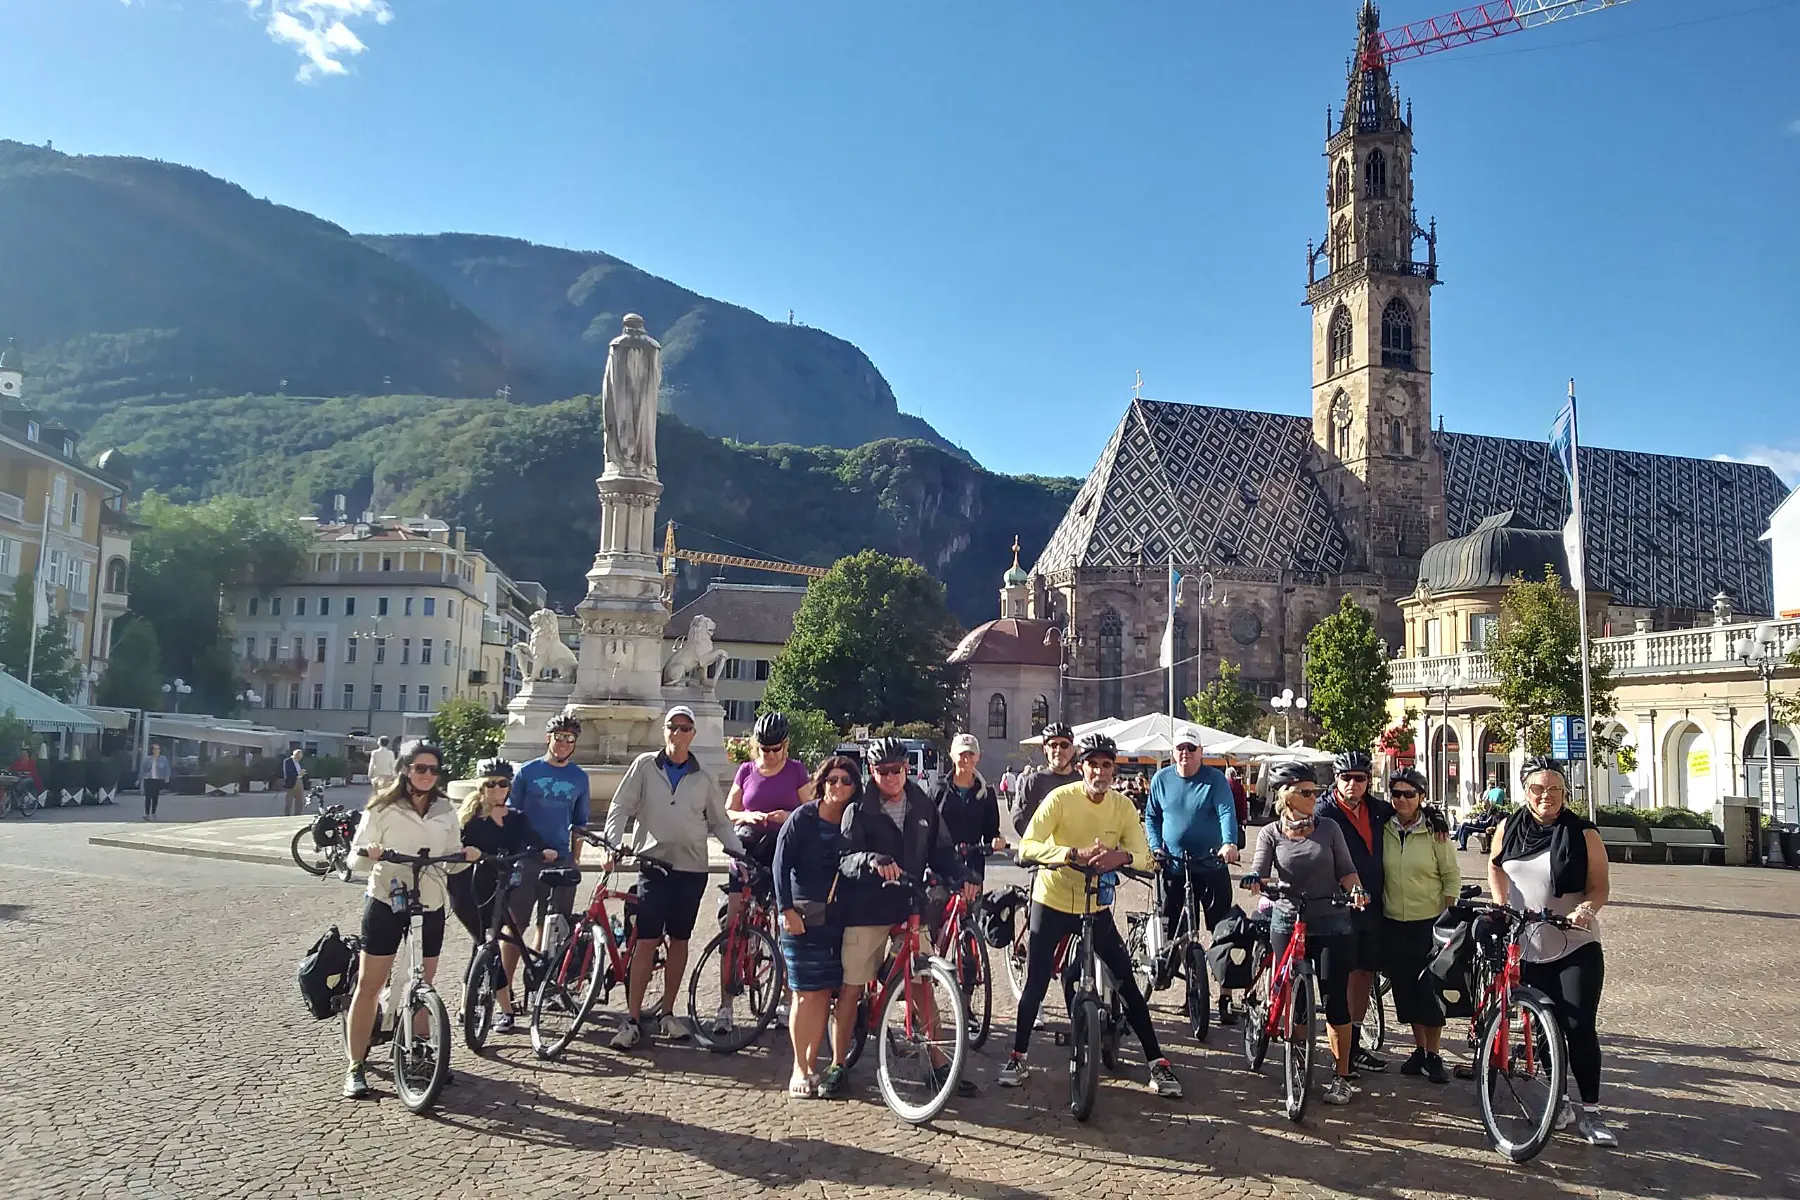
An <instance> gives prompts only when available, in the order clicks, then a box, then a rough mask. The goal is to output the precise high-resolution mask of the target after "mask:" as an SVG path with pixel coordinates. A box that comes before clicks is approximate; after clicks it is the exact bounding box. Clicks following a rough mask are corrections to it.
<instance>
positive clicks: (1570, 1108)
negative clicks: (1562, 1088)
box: [1556, 1099, 1579, 1130]
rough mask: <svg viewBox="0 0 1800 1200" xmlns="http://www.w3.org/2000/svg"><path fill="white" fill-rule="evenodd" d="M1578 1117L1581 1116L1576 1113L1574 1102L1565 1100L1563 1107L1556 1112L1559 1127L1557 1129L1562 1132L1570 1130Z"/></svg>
mask: <svg viewBox="0 0 1800 1200" xmlns="http://www.w3.org/2000/svg"><path fill="white" fill-rule="evenodd" d="M1578 1117H1579V1114H1578V1113H1576V1111H1575V1104H1574V1102H1573V1101H1571V1100H1566V1099H1565V1100H1564V1101H1563V1102H1562V1107H1561V1108H1559V1109H1557V1110H1556V1127H1557V1129H1559V1130H1560V1129H1567V1128H1569V1127H1570V1126H1571V1125H1573V1124H1575V1122H1576V1120H1577V1119H1578Z"/></svg>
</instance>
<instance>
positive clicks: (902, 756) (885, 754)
mask: <svg viewBox="0 0 1800 1200" xmlns="http://www.w3.org/2000/svg"><path fill="white" fill-rule="evenodd" d="M911 757H912V755H911V753H910V752H908V750H907V749H906V743H905V742H903V741H901V740H900V739H899V738H897V737H884V738H876V739H875V740H874V741H873V742H870V743H869V761H870V762H871V763H873V764H875V765H877V766H879V765H882V764H884V763H903V762H906V761H907V760H908V759H909V758H911Z"/></svg>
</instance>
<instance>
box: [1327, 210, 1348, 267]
mask: <svg viewBox="0 0 1800 1200" xmlns="http://www.w3.org/2000/svg"><path fill="white" fill-rule="evenodd" d="M1349 265H1350V222H1349V221H1348V220H1347V219H1343V218H1340V219H1339V220H1338V223H1337V224H1336V225H1333V226H1332V227H1331V269H1332V270H1333V271H1341V270H1343V269H1344V268H1345V267H1347V266H1349Z"/></svg>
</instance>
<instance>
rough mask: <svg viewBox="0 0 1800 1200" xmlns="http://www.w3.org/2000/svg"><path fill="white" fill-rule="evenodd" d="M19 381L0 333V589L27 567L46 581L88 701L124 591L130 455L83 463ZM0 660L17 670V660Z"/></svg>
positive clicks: (65, 432) (12, 353)
mask: <svg viewBox="0 0 1800 1200" xmlns="http://www.w3.org/2000/svg"><path fill="white" fill-rule="evenodd" d="M25 381H26V373H25V369H24V364H23V361H22V360H21V357H20V355H19V351H18V348H17V347H16V346H14V345H13V344H11V343H10V342H9V343H8V344H7V346H6V347H5V349H4V350H0V590H4V591H6V592H7V593H11V592H12V591H13V589H14V587H15V586H16V585H17V583H18V581H19V577H20V576H21V575H22V574H24V573H26V572H30V573H32V574H34V575H35V577H36V578H37V580H38V582H39V584H40V585H41V586H44V587H46V588H47V589H48V594H49V600H50V605H51V608H52V609H53V611H55V612H56V613H58V614H60V615H61V616H62V617H63V619H64V620H65V621H66V622H67V623H68V628H69V643H70V645H71V646H72V647H74V650H75V656H76V659H77V661H78V662H79V663H80V665H81V668H82V679H81V683H80V685H79V686H78V688H77V690H76V693H75V696H74V700H75V702H76V703H78V704H84V703H91V702H92V699H93V689H94V685H95V683H96V682H97V680H98V679H99V676H100V675H101V674H102V673H103V672H104V671H105V669H106V659H107V652H108V650H109V649H110V648H111V646H112V634H113V624H114V622H115V621H117V620H118V618H119V617H120V616H122V615H124V612H125V608H126V605H127V602H128V601H129V598H130V597H129V592H128V587H129V575H130V564H131V522H130V520H129V519H128V518H127V516H126V509H127V501H128V499H129V495H130V481H131V467H130V462H129V460H128V459H126V458H125V456H124V455H123V454H121V453H120V452H119V451H117V450H109V451H107V452H106V453H104V454H102V455H101V456H100V458H99V461H98V462H97V463H96V464H95V465H92V466H90V465H88V464H86V463H84V462H83V461H82V459H81V456H80V454H79V452H78V448H77V444H76V443H77V440H78V438H77V435H76V433H75V431H74V430H72V429H70V428H68V427H67V426H65V425H62V424H60V423H59V422H57V421H55V420H53V419H52V418H50V417H48V416H46V415H44V414H42V413H39V412H37V411H36V410H34V409H32V408H30V407H29V406H28V405H26V404H25V402H24V400H23V399H22V397H23V396H24V394H25ZM46 518H47V519H46ZM5 667H6V669H7V670H8V671H9V672H10V673H12V674H14V675H17V676H18V677H19V678H21V679H23V678H24V677H25V673H26V664H25V663H23V662H19V663H7V664H5Z"/></svg>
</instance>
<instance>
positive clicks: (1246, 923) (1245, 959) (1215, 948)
mask: <svg viewBox="0 0 1800 1200" xmlns="http://www.w3.org/2000/svg"><path fill="white" fill-rule="evenodd" d="M1255 947H1256V930H1255V928H1254V927H1253V926H1252V925H1251V924H1250V918H1249V917H1246V916H1245V915H1244V914H1243V913H1241V912H1234V913H1231V914H1229V915H1227V916H1226V917H1224V918H1223V919H1221V920H1220V921H1219V923H1218V924H1217V925H1214V926H1213V931H1212V945H1211V946H1210V947H1208V948H1207V951H1206V965H1207V966H1208V967H1209V968H1210V969H1211V971H1212V977H1213V978H1214V979H1215V980H1217V981H1218V984H1219V986H1220V987H1221V988H1247V987H1249V986H1250V983H1251V980H1250V955H1251V952H1252V951H1253V950H1254V949H1255Z"/></svg>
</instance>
